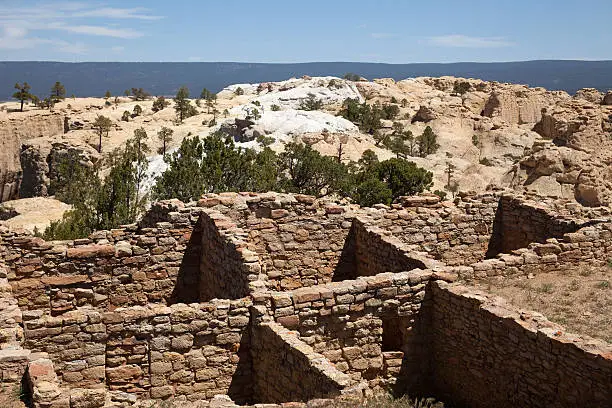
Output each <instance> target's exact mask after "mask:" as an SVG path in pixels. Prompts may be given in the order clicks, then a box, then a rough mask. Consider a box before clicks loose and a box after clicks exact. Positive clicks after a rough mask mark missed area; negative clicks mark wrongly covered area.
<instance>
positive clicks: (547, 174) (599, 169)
mask: <svg viewBox="0 0 612 408" xmlns="http://www.w3.org/2000/svg"><path fill="white" fill-rule="evenodd" d="M611 114H612V108H610V107H607V106H605V105H599V104H595V103H593V102H589V101H587V100H586V98H575V99H573V100H568V101H564V102H561V103H559V104H556V105H554V106H550V107H548V108H545V109H544V110H543V113H542V119H541V121H540V122H538V123H537V124H536V126H535V127H534V130H536V131H537V132H538V133H539V134H540V135H541V136H542V137H544V138H545V139H548V140H547V141H544V142H540V143H536V144H535V145H534V146H533V149H531V150H530V151H529V152H528V154H527V155H526V157H525V158H523V159H522V160H521V161H520V163H519V164H518V165H516V166H515V167H514V168H513V169H512V170H511V171H510V172H509V175H508V181H509V183H510V184H511V185H512V186H513V187H515V188H519V189H525V190H528V191H534V192H537V193H540V194H545V195H549V196H556V197H563V198H567V199H575V200H576V201H578V202H579V203H581V204H583V205H586V206H591V207H596V206H602V205H610V204H612V137H611V136H610V135H611V134H612V124H611V123H610V115H611Z"/></svg>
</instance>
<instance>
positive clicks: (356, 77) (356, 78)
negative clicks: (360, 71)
mask: <svg viewBox="0 0 612 408" xmlns="http://www.w3.org/2000/svg"><path fill="white" fill-rule="evenodd" d="M342 78H343V79H346V80H347V81H353V82H358V81H359V80H361V77H360V76H359V75H357V74H353V73H352V72H347V73H346V74H344V76H343V77H342Z"/></svg>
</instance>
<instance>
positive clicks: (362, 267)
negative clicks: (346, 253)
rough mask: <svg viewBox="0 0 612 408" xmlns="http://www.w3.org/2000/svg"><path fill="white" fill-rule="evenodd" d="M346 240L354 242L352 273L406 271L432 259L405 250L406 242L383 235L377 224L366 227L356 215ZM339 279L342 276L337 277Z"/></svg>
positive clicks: (423, 267) (354, 276)
mask: <svg viewBox="0 0 612 408" xmlns="http://www.w3.org/2000/svg"><path fill="white" fill-rule="evenodd" d="M348 239H349V240H351V241H353V242H354V246H355V249H354V254H355V255H354V256H355V269H354V275H353V276H351V277H349V279H356V278H357V277H359V276H373V275H378V274H380V273H384V272H405V271H410V270H412V269H425V268H426V263H427V264H432V262H431V261H430V260H428V259H426V258H425V257H424V256H420V257H418V256H416V254H410V253H407V252H406V251H405V249H404V248H405V247H406V245H405V244H403V243H402V242H401V241H400V240H399V239H397V238H395V237H390V236H386V235H385V234H384V232H383V231H382V230H380V229H379V228H376V227H368V226H367V225H365V224H364V223H363V222H362V221H361V220H359V219H357V218H356V219H355V220H354V221H353V227H352V229H351V234H350V235H349V238H348ZM336 280H341V279H336Z"/></svg>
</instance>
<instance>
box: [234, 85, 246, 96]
mask: <svg viewBox="0 0 612 408" xmlns="http://www.w3.org/2000/svg"><path fill="white" fill-rule="evenodd" d="M234 94H235V95H237V96H240V95H244V89H242V88H241V87H238V88H236V90H235V91H234Z"/></svg>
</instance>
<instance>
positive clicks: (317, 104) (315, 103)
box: [298, 94, 323, 111]
mask: <svg viewBox="0 0 612 408" xmlns="http://www.w3.org/2000/svg"><path fill="white" fill-rule="evenodd" d="M322 107H323V101H321V100H319V99H317V98H316V96H315V95H314V94H308V98H306V99H304V100H302V102H301V103H300V106H299V108H298V109H300V110H305V111H315V110H319V109H321V108H322Z"/></svg>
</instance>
